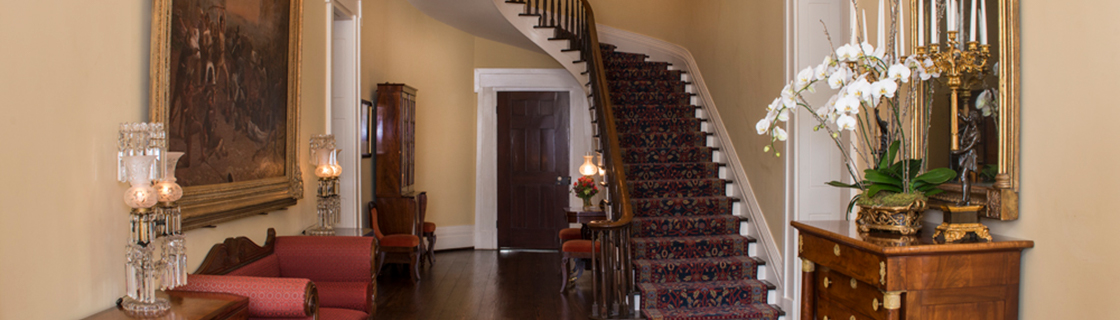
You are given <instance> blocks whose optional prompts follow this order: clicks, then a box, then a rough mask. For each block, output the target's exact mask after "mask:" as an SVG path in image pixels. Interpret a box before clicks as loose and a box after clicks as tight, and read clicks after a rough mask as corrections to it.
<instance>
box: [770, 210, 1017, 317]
mask: <svg viewBox="0 0 1120 320" xmlns="http://www.w3.org/2000/svg"><path fill="white" fill-rule="evenodd" d="M792 224H793V227H794V228H797V230H798V231H800V235H799V236H798V244H797V251H798V255H799V256H800V257H801V262H802V280H803V281H802V287H801V319H803V320H809V319H818V320H852V319H861V320H862V319H911V320H917V319H1017V318H1018V311H1019V261H1020V254H1021V253H1022V251H1023V249H1026V248H1031V247H1034V242H1032V241H1029V240H1018V239H1009V238H1005V237H1000V236H997V235H993V238H994V241H992V242H979V243H968V244H935V243H933V241H932V230H930V229H933V228H932V227H927V228H926V230H923V233H921V234H920V235H916V236H901V235H883V234H866V233H863V234H861V233H859V232H858V231H857V229H856V228H855V225H854V222H851V221H806V222H796V221H795V222H793V223H792Z"/></svg>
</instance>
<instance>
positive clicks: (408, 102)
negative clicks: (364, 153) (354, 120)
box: [374, 83, 423, 236]
mask: <svg viewBox="0 0 1120 320" xmlns="http://www.w3.org/2000/svg"><path fill="white" fill-rule="evenodd" d="M376 99H377V101H376V103H377V108H376V112H377V123H376V125H377V126H376V128H375V139H376V142H377V146H376V150H375V151H374V154H375V156H376V159H375V161H374V163H375V169H374V172H375V179H374V180H375V181H374V190H375V193H376V198H377V200H376V201H377V212H378V225H379V226H380V227H381V232H383V233H385V234H401V233H408V234H415V235H417V236H419V235H420V233H419V229H418V228H419V225H420V224H421V223H423V221H419V217H418V216H417V206H416V194H418V193H419V192H417V191H416V190H413V187H412V186H413V184H414V182H415V178H416V173H415V170H416V166H415V163H416V89H415V88H412V87H409V86H407V85H405V84H400V83H382V84H378V85H377V97H376Z"/></svg>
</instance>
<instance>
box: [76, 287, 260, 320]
mask: <svg viewBox="0 0 1120 320" xmlns="http://www.w3.org/2000/svg"><path fill="white" fill-rule="evenodd" d="M157 295H158V296H159V297H161V298H165V299H167V300H169V301H170V302H171V310H170V311H168V312H167V313H166V314H164V315H162V316H159V317H133V316H129V315H127V314H125V312H124V310H122V309H121V308H119V307H113V308H109V309H108V310H105V311H102V312H100V313H97V314H95V315H93V316H90V317H88V318H86V319H87V320H118V319H158V320H227V319H229V320H233V319H248V317H249V298H246V297H242V296H238V295H232V294H224V293H202V292H170V293H162V292H160V293H157Z"/></svg>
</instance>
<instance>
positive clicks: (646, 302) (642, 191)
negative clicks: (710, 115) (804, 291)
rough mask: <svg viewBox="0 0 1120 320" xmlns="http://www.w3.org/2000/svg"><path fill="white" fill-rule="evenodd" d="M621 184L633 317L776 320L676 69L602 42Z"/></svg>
mask: <svg viewBox="0 0 1120 320" xmlns="http://www.w3.org/2000/svg"><path fill="white" fill-rule="evenodd" d="M601 48H602V49H603V50H604V55H605V56H604V59H605V64H606V66H607V70H606V72H607V79H608V82H609V85H610V89H611V102H612V103H613V104H614V111H615V117H616V118H617V119H618V120H617V123H616V125H617V128H618V130H619V143H620V144H621V147H622V152H623V158H624V161H625V163H626V166H625V167H626V176H627V179H628V181H627V184H628V185H629V186H630V190H631V191H630V196H631V201H632V203H633V204H634V210H635V212H634V215H635V218H634V221H633V223H632V224H631V234H632V236H633V238H632V241H631V244H632V248H633V249H632V250H633V252H632V253H633V258H634V270H635V278H636V279H635V280H636V283H637V286H638V290H639V292H640V294H641V306H640V307H641V310H642V315H643V316H645V317H646V318H649V319H705V320H709V319H777V318H778V317H779V316H780V315H782V311H781V310H779V309H777V308H776V307H773V306H771V305H770V304H769V301H767V297H768V291H769V290H770V289H771V287H770V286H769V285H768V284H766V283H764V282H762V281H759V280H758V279H757V275H758V265H759V264H761V262H760V261H759V260H757V259H755V258H752V257H749V256H747V254H748V252H747V246H748V245H749V244H750V243H751V242H754V239H751V238H750V237H745V236H741V235H739V219H738V218H737V217H735V216H733V215H731V205H732V202H733V201H732V199H730V198H728V197H727V196H726V184H727V183H726V181H724V180H722V179H720V178H719V166H718V164H716V163H714V162H712V151H713V150H712V149H711V148H709V147H707V146H706V142H707V141H706V140H707V136H708V135H707V134H706V133H704V132H702V131H701V130H700V120H699V119H697V118H696V116H695V114H696V107H695V106H693V105H691V104H690V100H691V94H689V93H687V92H685V83H684V82H683V81H681V80H680V79H681V71H674V70H668V66H669V65H668V63H664V62H646V61H645V59H646V56H645V55H642V54H633V53H622V52H615V51H614V46H611V45H602V46H601Z"/></svg>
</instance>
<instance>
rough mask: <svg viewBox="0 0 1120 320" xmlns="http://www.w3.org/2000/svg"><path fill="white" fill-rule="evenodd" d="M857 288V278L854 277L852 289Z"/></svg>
mask: <svg viewBox="0 0 1120 320" xmlns="http://www.w3.org/2000/svg"><path fill="white" fill-rule="evenodd" d="M855 288H856V278H852V289H855Z"/></svg>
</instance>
